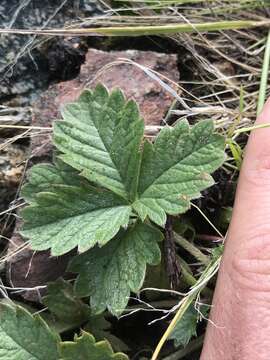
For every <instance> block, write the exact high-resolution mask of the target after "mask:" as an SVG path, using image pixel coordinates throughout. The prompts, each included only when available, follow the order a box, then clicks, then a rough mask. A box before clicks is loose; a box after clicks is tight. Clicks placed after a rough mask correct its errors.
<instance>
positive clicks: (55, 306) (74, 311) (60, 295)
mask: <svg viewBox="0 0 270 360" xmlns="http://www.w3.org/2000/svg"><path fill="white" fill-rule="evenodd" d="M42 302H43V304H44V305H46V306H47V308H48V309H49V311H50V312H51V313H52V314H54V315H55V316H56V317H57V318H58V319H59V320H61V321H63V322H66V323H70V324H73V325H74V327H75V326H76V324H77V325H80V324H81V323H83V322H86V321H87V320H89V319H90V316H91V312H90V308H89V306H88V305H86V304H85V303H84V302H83V301H81V300H80V299H78V298H77V297H76V295H75V294H74V290H73V286H72V285H71V284H70V283H68V282H67V281H65V280H63V279H58V280H56V281H54V282H51V283H49V284H48V288H47V295H46V296H44V297H43V298H42Z"/></svg>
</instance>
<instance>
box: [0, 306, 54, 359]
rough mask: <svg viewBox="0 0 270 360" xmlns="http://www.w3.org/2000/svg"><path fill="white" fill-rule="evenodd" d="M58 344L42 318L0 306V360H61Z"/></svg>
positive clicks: (20, 310) (16, 308)
mask: <svg viewBox="0 0 270 360" xmlns="http://www.w3.org/2000/svg"><path fill="white" fill-rule="evenodd" d="M59 341H60V338H59V337H58V336H57V335H56V334H55V333H53V332H52V331H51V330H50V329H49V327H48V326H47V325H46V323H45V322H44V321H43V320H42V319H41V318H40V317H39V316H32V315H31V314H30V313H29V312H28V311H26V310H25V309H23V308H22V307H20V306H11V305H7V304H0V359H2V360H58V359H59V356H58V342H59Z"/></svg>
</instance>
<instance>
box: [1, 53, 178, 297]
mask: <svg viewBox="0 0 270 360" xmlns="http://www.w3.org/2000/svg"><path fill="white" fill-rule="evenodd" d="M119 58H125V59H130V60H132V61H133V62H136V63H138V64H140V65H143V66H144V67H147V68H150V69H151V70H154V71H156V72H158V73H160V74H162V75H163V76H164V77H167V78H169V79H170V80H173V81H175V82H177V81H178V78H179V73H178V70H177V57H176V55H167V54H160V53H154V52H141V51H121V52H103V51H98V50H89V51H88V53H87V55H86V62H85V64H84V65H83V66H82V67H81V72H80V75H79V76H78V77H77V78H76V79H74V80H71V81H66V82H62V83H59V84H56V85H53V86H51V87H50V88H49V89H48V90H47V91H46V92H45V93H44V94H43V95H42V96H41V97H40V99H39V100H38V101H37V102H36V104H35V105H34V109H33V119H32V125H33V126H37V127H46V128H48V127H51V126H52V122H53V120H54V119H57V118H59V117H60V110H61V107H62V106H63V104H66V103H67V102H72V101H74V100H75V99H76V98H77V97H78V96H79V94H80V92H81V91H82V90H83V89H84V88H86V87H93V86H94V85H95V84H96V83H98V82H102V83H103V84H105V85H106V86H107V87H108V88H109V89H110V90H111V89H112V88H114V87H119V88H121V89H122V90H123V91H124V93H125V95H126V97H127V98H128V99H129V98H133V99H135V100H136V101H137V102H138V104H139V106H140V110H141V113H142V116H143V117H144V119H145V122H146V124H147V125H150V124H151V125H159V124H160V123H161V121H162V118H163V117H164V115H165V114H166V112H167V111H168V108H169V107H170V105H171V103H172V100H173V98H172V95H170V94H169V93H168V92H166V91H165V90H164V89H163V88H162V87H161V85H160V84H159V83H158V82H157V81H156V80H154V79H152V78H151V77H149V76H148V75H147V74H146V73H145V72H144V71H143V70H142V69H140V68H138V67H137V66H135V65H132V64H131V63H128V62H127V61H126V62H125V63H123V62H117V60H118V59H119ZM116 62H117V65H116ZM50 134H51V133H50V131H44V133H43V134H42V135H38V136H37V135H35V136H33V137H32V141H31V158H30V161H29V164H30V165H32V164H34V163H39V162H48V161H50V160H51V157H52V144H51V136H50ZM18 227H19V224H17V226H16V228H18ZM11 240H12V241H11V242H10V246H9V254H11V253H13V252H14V250H16V249H17V247H18V246H21V245H22V244H23V240H22V239H21V237H20V236H19V235H18V232H17V231H15V233H14V235H13V238H12V239H11ZM68 259H69V255H66V256H63V257H60V258H52V257H50V255H49V252H44V251H43V252H39V253H35V254H33V252H32V251H31V250H30V249H25V250H23V251H20V252H19V253H18V255H14V256H11V257H10V260H9V262H8V270H7V274H8V278H9V281H10V283H11V284H12V286H14V287H24V288H33V287H36V286H44V285H45V284H46V283H47V282H48V281H52V280H55V279H56V278H58V277H59V276H61V275H62V274H63V273H64V271H65V268H66V265H67V262H68ZM22 295H23V297H24V298H25V299H27V300H31V301H39V300H40V294H39V291H36V290H35V291H25V292H24V293H23V294H22Z"/></svg>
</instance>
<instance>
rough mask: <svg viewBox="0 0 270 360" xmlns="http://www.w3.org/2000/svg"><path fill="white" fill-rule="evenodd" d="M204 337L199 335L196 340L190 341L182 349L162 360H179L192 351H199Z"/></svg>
mask: <svg viewBox="0 0 270 360" xmlns="http://www.w3.org/2000/svg"><path fill="white" fill-rule="evenodd" d="M203 340H204V335H201V336H200V337H198V338H197V339H195V340H193V341H191V342H190V343H189V344H188V345H187V346H186V347H185V348H184V349H180V350H178V351H176V352H175V353H173V354H171V355H169V356H166V357H165V358H164V359H163V360H180V359H183V358H184V357H185V356H187V355H188V354H191V353H193V352H194V351H196V350H198V349H200V347H201V346H202V344H203Z"/></svg>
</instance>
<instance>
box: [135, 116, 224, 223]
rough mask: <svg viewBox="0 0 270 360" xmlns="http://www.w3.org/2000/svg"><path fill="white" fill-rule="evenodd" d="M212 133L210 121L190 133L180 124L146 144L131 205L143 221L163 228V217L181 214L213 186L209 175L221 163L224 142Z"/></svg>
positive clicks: (188, 129) (182, 123) (163, 131)
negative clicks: (135, 194) (193, 200)
mask: <svg viewBox="0 0 270 360" xmlns="http://www.w3.org/2000/svg"><path fill="white" fill-rule="evenodd" d="M213 130H214V129H213V122H212V121H200V122H199V123H198V124H196V125H195V126H193V127H192V128H191V129H190V128H189V125H188V122H187V121H180V122H179V123H178V124H176V126H175V127H174V128H168V127H166V128H163V129H162V130H161V132H160V133H159V135H158V137H157V138H156V141H155V142H154V144H151V143H149V142H146V143H145V145H144V151H143V157H142V163H141V172H140V178H139V186H138V199H137V200H136V201H135V202H134V204H133V208H134V209H135V210H136V212H137V213H138V214H139V216H140V217H141V219H142V220H144V219H145V218H146V217H147V216H149V218H150V219H151V220H152V221H153V222H155V223H156V224H158V225H161V226H164V225H165V222H166V213H168V214H171V215H175V214H179V213H184V212H185V211H186V210H187V209H188V208H189V206H190V200H191V199H194V198H197V197H199V196H200V191H202V190H203V189H205V188H206V187H208V186H211V185H212V184H213V183H214V181H213V179H212V177H211V176H210V175H209V173H211V172H213V171H214V170H216V169H217V168H218V167H219V166H220V165H221V164H222V162H223V161H224V139H223V137H222V136H220V135H217V134H214V133H213Z"/></svg>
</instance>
